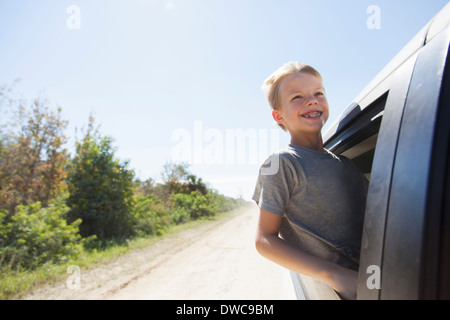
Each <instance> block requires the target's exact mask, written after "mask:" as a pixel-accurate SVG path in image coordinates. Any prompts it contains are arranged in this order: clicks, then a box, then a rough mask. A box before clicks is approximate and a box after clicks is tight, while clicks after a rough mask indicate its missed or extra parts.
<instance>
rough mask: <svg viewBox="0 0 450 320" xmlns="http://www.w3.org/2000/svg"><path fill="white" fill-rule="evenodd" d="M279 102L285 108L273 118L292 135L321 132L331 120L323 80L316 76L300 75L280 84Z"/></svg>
mask: <svg viewBox="0 0 450 320" xmlns="http://www.w3.org/2000/svg"><path fill="white" fill-rule="evenodd" d="M279 99H280V100H279V102H280V105H281V106H280V107H281V108H280V109H279V110H273V112H272V115H273V118H274V119H275V121H276V122H278V123H281V124H283V125H284V127H285V128H286V129H287V130H288V131H289V133H290V134H291V135H297V134H305V133H320V131H321V130H322V127H323V126H324V125H325V122H326V121H327V120H328V116H329V107H328V101H327V98H326V97H325V89H324V87H323V83H322V80H321V79H320V78H318V77H316V76H314V75H312V74H309V73H305V72H297V73H295V74H293V75H290V76H288V77H286V78H285V79H284V80H283V81H282V82H281V84H280V88H279Z"/></svg>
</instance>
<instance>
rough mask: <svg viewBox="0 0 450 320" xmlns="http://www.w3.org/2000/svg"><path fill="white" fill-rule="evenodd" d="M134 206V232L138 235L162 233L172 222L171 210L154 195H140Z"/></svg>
mask: <svg viewBox="0 0 450 320" xmlns="http://www.w3.org/2000/svg"><path fill="white" fill-rule="evenodd" d="M134 202H135V203H134V207H133V217H132V220H133V225H134V232H135V234H137V235H138V236H144V235H153V234H156V235H161V234H162V233H163V232H164V231H165V230H166V229H167V227H169V226H170V225H171V223H172V218H171V216H170V214H169V210H168V209H167V208H166V207H165V205H164V204H163V203H162V202H161V200H157V199H154V198H153V196H138V197H136V198H135V201H134Z"/></svg>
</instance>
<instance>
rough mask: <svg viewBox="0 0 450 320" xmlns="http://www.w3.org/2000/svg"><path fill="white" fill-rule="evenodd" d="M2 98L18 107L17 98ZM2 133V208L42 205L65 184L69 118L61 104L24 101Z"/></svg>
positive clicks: (0, 184) (0, 150)
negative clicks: (53, 108) (52, 105)
mask: <svg viewBox="0 0 450 320" xmlns="http://www.w3.org/2000/svg"><path fill="white" fill-rule="evenodd" d="M2 102H3V103H5V102H6V103H8V106H10V107H14V106H15V104H16V101H14V100H13V99H6V98H5V96H4V92H2ZM3 126H4V127H3V128H2V129H3V130H2V132H1V133H0V134H1V139H0V210H4V211H6V212H8V216H12V215H14V213H15V209H16V206H17V205H20V204H22V205H28V204H32V203H35V202H38V201H39V202H40V203H41V204H42V207H46V206H47V205H48V203H49V202H50V201H51V200H53V199H55V198H56V196H57V195H58V194H60V193H61V192H62V191H63V190H64V188H65V182H64V179H65V177H66V171H65V167H64V166H65V165H66V164H67V161H68V156H67V150H66V149H65V148H64V147H63V145H64V144H65V143H66V141H67V139H66V136H65V134H64V130H65V129H66V126H67V121H64V120H62V119H61V108H58V109H57V111H56V112H53V111H50V109H49V103H48V101H47V100H45V99H36V100H35V101H34V102H33V103H32V104H31V105H27V104H26V102H20V103H19V106H18V108H17V111H16V112H15V114H14V116H13V119H12V121H11V123H3Z"/></svg>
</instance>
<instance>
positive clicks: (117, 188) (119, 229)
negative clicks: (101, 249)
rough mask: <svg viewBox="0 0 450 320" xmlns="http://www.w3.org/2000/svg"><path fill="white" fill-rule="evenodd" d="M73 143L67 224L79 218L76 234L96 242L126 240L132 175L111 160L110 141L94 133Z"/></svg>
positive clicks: (94, 131)
mask: <svg viewBox="0 0 450 320" xmlns="http://www.w3.org/2000/svg"><path fill="white" fill-rule="evenodd" d="M93 123H94V120H93V118H92V117H91V118H90V122H89V128H88V132H87V134H86V135H85V137H84V138H83V140H82V141H81V142H77V144H76V155H75V156H74V158H73V159H72V161H71V164H70V173H69V176H68V186H69V193H70V196H69V197H68V199H67V205H68V206H69V207H70V211H69V212H68V220H69V222H71V221H75V220H76V219H79V218H81V220H82V222H81V224H80V227H79V228H80V234H81V235H82V236H83V237H87V236H90V235H96V236H97V237H98V238H100V239H109V238H113V237H117V238H121V237H127V236H129V235H131V233H132V221H131V220H132V218H131V209H132V200H133V177H134V172H133V171H132V170H129V169H128V168H127V167H128V163H127V162H123V163H121V162H120V161H119V160H118V159H116V158H115V157H114V149H113V146H112V142H113V141H112V139H111V138H109V137H101V136H100V134H99V133H98V131H96V130H94V126H93Z"/></svg>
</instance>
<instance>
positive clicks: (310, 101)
mask: <svg viewBox="0 0 450 320" xmlns="http://www.w3.org/2000/svg"><path fill="white" fill-rule="evenodd" d="M318 104H319V102H318V101H317V99H316V97H314V96H309V98H308V101H306V105H307V106H308V107H313V106H316V105H318Z"/></svg>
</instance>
